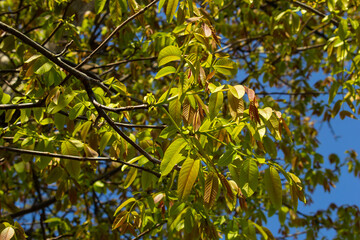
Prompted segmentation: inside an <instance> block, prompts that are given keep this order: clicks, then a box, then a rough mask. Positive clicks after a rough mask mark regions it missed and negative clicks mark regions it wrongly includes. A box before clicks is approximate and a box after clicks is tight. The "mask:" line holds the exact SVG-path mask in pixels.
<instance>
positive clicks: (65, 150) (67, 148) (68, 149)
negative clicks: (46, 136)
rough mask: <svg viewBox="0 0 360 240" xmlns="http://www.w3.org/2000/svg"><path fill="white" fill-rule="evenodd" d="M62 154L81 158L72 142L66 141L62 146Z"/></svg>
mask: <svg viewBox="0 0 360 240" xmlns="http://www.w3.org/2000/svg"><path fill="white" fill-rule="evenodd" d="M61 154H63V155H75V156H79V151H78V150H77V148H76V147H75V146H74V144H72V143H71V142H70V141H65V142H63V143H62V144H61Z"/></svg>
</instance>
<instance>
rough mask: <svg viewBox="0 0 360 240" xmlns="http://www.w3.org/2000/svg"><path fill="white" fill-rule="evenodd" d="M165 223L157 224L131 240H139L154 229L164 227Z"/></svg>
mask: <svg viewBox="0 0 360 240" xmlns="http://www.w3.org/2000/svg"><path fill="white" fill-rule="evenodd" d="M165 223H166V222H165V221H164V222H160V223H158V224H155V225H154V226H153V227H152V228H149V229H147V230H145V231H144V232H142V233H140V234H139V235H138V236H137V237H134V238H133V239H132V240H138V239H140V238H141V237H143V236H144V235H146V234H148V233H150V232H151V231H153V230H154V229H156V228H158V227H160V226H162V225H164V224H165Z"/></svg>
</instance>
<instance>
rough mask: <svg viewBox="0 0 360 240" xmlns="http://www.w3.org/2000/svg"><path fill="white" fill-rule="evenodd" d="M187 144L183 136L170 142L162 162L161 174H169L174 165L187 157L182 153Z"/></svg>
mask: <svg viewBox="0 0 360 240" xmlns="http://www.w3.org/2000/svg"><path fill="white" fill-rule="evenodd" d="M186 145H187V142H186V141H185V140H184V139H183V138H178V139H176V140H175V141H174V142H172V143H171V144H170V146H169V147H168V148H167V149H166V151H165V154H164V159H163V160H162V161H161V164H160V171H161V176H166V175H168V174H169V173H170V172H171V170H172V169H173V168H174V166H175V165H176V164H177V163H178V162H179V161H181V160H182V159H184V158H185V157H184V156H183V155H182V154H181V153H180V151H181V150H183V149H184V148H185V147H186Z"/></svg>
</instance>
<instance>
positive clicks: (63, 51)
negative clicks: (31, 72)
mask: <svg viewBox="0 0 360 240" xmlns="http://www.w3.org/2000/svg"><path fill="white" fill-rule="evenodd" d="M73 42H74V40H71V41H70V42H68V43H67V44H66V45H65V47H64V49H63V50H62V51H61V52H60V53H58V54H56V55H55V56H56V57H61V56H62V55H64V54H65V53H66V51H67V50H68V49H69V47H70V45H71V44H72V43H73Z"/></svg>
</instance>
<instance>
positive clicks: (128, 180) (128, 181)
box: [124, 168, 137, 189]
mask: <svg viewBox="0 0 360 240" xmlns="http://www.w3.org/2000/svg"><path fill="white" fill-rule="evenodd" d="M136 175H137V168H131V169H130V171H129V172H128V174H127V176H126V178H125V181H124V188H125V189H126V188H128V187H130V185H131V184H132V183H133V182H134V181H135V178H136Z"/></svg>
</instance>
